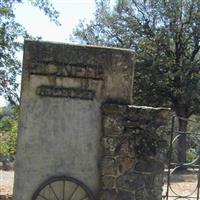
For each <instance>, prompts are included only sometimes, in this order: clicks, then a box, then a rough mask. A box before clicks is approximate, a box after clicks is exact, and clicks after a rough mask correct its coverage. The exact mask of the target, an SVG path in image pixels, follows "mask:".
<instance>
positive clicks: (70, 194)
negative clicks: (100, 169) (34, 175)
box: [32, 177, 94, 200]
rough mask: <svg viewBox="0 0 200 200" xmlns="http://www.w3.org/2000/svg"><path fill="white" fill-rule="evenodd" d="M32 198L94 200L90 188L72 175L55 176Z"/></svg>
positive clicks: (41, 199) (39, 199)
mask: <svg viewBox="0 0 200 200" xmlns="http://www.w3.org/2000/svg"><path fill="white" fill-rule="evenodd" d="M32 200H94V196H93V194H92V192H91V191H90V190H89V188H88V187H87V186H86V185H85V184H83V183H82V182H81V181H79V180H77V179H75V178H72V177H53V178H51V179H49V180H47V181H45V182H44V183H43V184H42V185H41V186H40V187H39V188H38V189H37V190H36V192H35V193H34V195H33V198H32Z"/></svg>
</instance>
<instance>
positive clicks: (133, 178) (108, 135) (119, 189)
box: [100, 104, 169, 200]
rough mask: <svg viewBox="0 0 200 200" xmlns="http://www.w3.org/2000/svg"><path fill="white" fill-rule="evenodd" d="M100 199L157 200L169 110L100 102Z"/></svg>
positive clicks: (160, 195) (162, 169)
mask: <svg viewBox="0 0 200 200" xmlns="http://www.w3.org/2000/svg"><path fill="white" fill-rule="evenodd" d="M102 116H103V119H102V127H103V137H102V146H103V158H102V163H101V170H100V174H101V178H100V180H101V189H102V190H101V191H100V200H111V199H112V200H161V199H162V185H163V172H164V163H163V162H162V161H163V155H164V153H165V150H166V145H167V142H166V140H165V136H166V133H167V128H166V127H167V126H166V125H167V122H168V120H167V119H168V117H169V110H166V109H162V108H149V107H137V106H127V105H117V104H104V105H103V106H102Z"/></svg>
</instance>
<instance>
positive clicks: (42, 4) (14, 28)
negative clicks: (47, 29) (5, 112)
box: [0, 0, 59, 104]
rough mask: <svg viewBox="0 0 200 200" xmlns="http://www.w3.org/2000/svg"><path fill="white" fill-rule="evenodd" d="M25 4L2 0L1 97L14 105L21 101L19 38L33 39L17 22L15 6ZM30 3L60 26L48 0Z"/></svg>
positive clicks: (0, 21)
mask: <svg viewBox="0 0 200 200" xmlns="http://www.w3.org/2000/svg"><path fill="white" fill-rule="evenodd" d="M23 2H25V0H24V1H23V0H12V1H10V0H2V1H1V2H0V95H3V96H4V97H5V98H6V99H7V100H9V102H11V103H12V104H16V103H18V101H19V97H18V93H17V88H18V84H17V83H16V77H17V75H19V74H20V72H21V63H20V62H19V61H18V60H17V57H16V53H17V52H18V51H20V50H22V47H23V44H22V43H21V42H19V41H20V40H19V38H30V37H31V36H30V35H29V34H28V33H27V31H26V30H25V28H24V27H23V26H22V25H21V24H19V23H17V22H16V21H15V14H14V6H15V5H16V4H17V3H23ZM29 2H30V3H31V4H32V5H33V6H35V7H38V8H39V9H40V10H42V11H43V12H44V14H45V15H47V16H48V17H49V19H50V20H51V21H53V22H54V23H56V24H57V25H59V22H58V16H59V15H58V12H57V11H56V10H55V9H54V7H53V5H52V4H51V3H50V2H49V1H48V0H31V1H29Z"/></svg>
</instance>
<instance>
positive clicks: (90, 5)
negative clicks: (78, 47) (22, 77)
mask: <svg viewBox="0 0 200 200" xmlns="http://www.w3.org/2000/svg"><path fill="white" fill-rule="evenodd" d="M51 2H52V4H53V6H54V7H55V9H56V10H57V11H58V12H59V13H60V18H59V22H60V23H61V26H56V25H55V24H54V23H53V22H50V21H49V19H48V17H47V16H45V15H44V13H43V12H42V11H40V10H39V9H38V8H35V7H33V6H31V5H30V4H29V3H28V0H27V1H26V3H24V4H17V5H16V9H15V15H16V20H17V22H19V23H20V24H22V25H23V26H24V27H25V28H26V29H27V31H28V33H29V34H31V35H33V36H41V37H42V40H48V41H54V42H69V36H70V34H71V33H72V31H73V28H74V27H75V26H76V25H77V24H78V22H79V20H80V19H85V20H86V21H90V20H91V19H92V18H93V16H94V15H93V14H94V12H95V0H51ZM19 59H20V60H21V59H22V53H20V54H19ZM4 105H5V101H4V100H3V98H2V97H0V106H4Z"/></svg>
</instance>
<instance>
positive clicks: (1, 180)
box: [0, 170, 14, 200]
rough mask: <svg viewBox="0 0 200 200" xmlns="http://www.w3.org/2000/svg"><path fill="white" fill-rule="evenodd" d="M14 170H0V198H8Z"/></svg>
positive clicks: (11, 187)
mask: <svg viewBox="0 0 200 200" xmlns="http://www.w3.org/2000/svg"><path fill="white" fill-rule="evenodd" d="M13 181H14V171H3V170H0V200H7V199H10V197H11V195H12V192H13Z"/></svg>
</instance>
